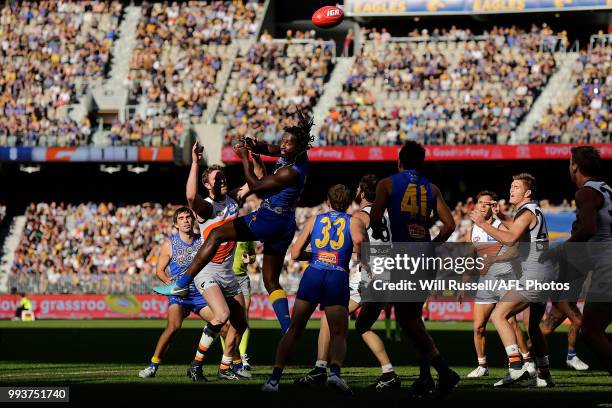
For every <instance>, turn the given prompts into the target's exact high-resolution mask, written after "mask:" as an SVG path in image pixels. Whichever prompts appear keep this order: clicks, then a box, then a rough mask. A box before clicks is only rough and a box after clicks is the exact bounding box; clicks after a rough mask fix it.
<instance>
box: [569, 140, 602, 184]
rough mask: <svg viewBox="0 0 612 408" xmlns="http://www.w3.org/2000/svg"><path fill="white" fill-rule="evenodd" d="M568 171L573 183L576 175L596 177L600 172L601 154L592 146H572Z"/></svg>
mask: <svg viewBox="0 0 612 408" xmlns="http://www.w3.org/2000/svg"><path fill="white" fill-rule="evenodd" d="M569 171H570V177H571V178H572V182H574V183H575V182H576V179H577V177H578V175H582V176H583V177H598V176H599V175H600V173H601V156H599V152H598V151H597V149H596V148H594V147H593V146H575V147H572V157H571V158H570V166H569Z"/></svg>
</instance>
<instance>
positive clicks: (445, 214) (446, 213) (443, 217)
mask: <svg viewBox="0 0 612 408" xmlns="http://www.w3.org/2000/svg"><path fill="white" fill-rule="evenodd" d="M431 190H432V193H433V196H434V200H435V202H436V214H438V218H439V219H440V221H441V222H442V226H441V227H440V232H439V233H438V235H436V237H435V238H434V239H433V240H432V241H433V242H446V240H447V239H448V238H449V237H450V236H451V234H452V233H453V232H454V231H455V219H454V218H453V214H452V213H451V210H450V208H448V204H446V201H445V200H444V197H442V193H441V192H440V190H439V189H438V187H437V186H435V185H433V184H432V185H431Z"/></svg>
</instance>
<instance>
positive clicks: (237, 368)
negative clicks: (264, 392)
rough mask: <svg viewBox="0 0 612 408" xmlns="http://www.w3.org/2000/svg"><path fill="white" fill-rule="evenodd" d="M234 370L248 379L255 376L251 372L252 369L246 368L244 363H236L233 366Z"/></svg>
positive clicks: (241, 376)
mask: <svg viewBox="0 0 612 408" xmlns="http://www.w3.org/2000/svg"><path fill="white" fill-rule="evenodd" d="M232 371H233V372H234V374H236V375H237V376H238V377H240V378H246V379H247V380H249V379H251V378H252V377H253V374H251V372H250V371H248V370H246V369H245V368H244V366H243V365H242V363H240V364H234V365H233V366H232Z"/></svg>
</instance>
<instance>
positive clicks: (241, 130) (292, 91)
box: [217, 31, 336, 144]
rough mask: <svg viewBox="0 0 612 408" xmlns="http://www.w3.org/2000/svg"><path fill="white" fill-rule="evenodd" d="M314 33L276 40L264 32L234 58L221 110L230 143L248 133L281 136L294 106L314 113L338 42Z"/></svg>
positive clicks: (289, 34) (290, 122)
mask: <svg viewBox="0 0 612 408" xmlns="http://www.w3.org/2000/svg"><path fill="white" fill-rule="evenodd" d="M313 35H314V33H311V32H301V31H297V32H295V33H294V32H292V31H288V32H287V35H286V41H283V42H272V39H271V37H268V36H267V35H266V33H264V35H262V38H261V41H260V42H259V43H256V44H254V45H253V46H252V47H251V48H250V49H249V50H248V51H247V52H246V53H245V54H244V55H241V56H239V57H238V58H237V59H236V61H235V62H234V65H233V68H232V71H233V72H232V79H231V80H230V83H229V84H228V88H227V90H226V94H225V98H224V101H223V102H222V107H221V113H220V114H218V115H217V118H218V120H220V121H221V122H222V123H225V124H226V125H227V133H226V136H225V143H226V144H231V143H232V141H233V140H235V139H236V138H240V137H244V136H249V137H255V138H259V139H263V140H266V141H268V142H274V141H277V140H279V139H280V137H281V135H282V129H283V127H285V126H291V125H293V121H294V120H295V118H294V117H293V115H291V113H292V112H294V110H295V108H296V107H297V108H299V109H301V110H302V111H304V112H308V113H309V114H311V113H312V109H313V108H314V106H315V104H316V102H317V100H318V99H319V97H320V95H321V94H322V92H323V85H324V82H325V81H326V80H327V78H328V76H329V74H330V73H331V68H332V59H333V55H334V50H335V47H336V45H335V43H334V42H333V41H323V40H322V39H317V40H315V39H313V38H312V37H313ZM298 40H299V41H298ZM304 41H306V42H304Z"/></svg>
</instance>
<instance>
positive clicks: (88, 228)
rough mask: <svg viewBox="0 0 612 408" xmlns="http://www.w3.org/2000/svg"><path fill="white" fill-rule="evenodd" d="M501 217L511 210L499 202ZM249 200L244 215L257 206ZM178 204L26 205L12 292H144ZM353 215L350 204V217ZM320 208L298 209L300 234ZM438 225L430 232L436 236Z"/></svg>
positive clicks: (256, 275)
mask: <svg viewBox="0 0 612 408" xmlns="http://www.w3.org/2000/svg"><path fill="white" fill-rule="evenodd" d="M499 203H500V211H503V212H507V211H509V205H508V203H507V202H506V201H505V200H500V201H499ZM474 205H475V202H474V199H473V198H471V197H469V198H468V199H467V200H466V201H465V202H458V203H457V204H456V205H455V207H454V209H453V211H452V212H453V217H454V219H455V222H456V225H457V228H456V230H455V232H454V233H453V235H452V236H451V238H450V239H449V241H450V242H463V241H465V237H466V233H467V232H468V231H469V229H470V227H471V221H470V220H469V217H468V214H469V213H470V211H471V210H472V209H473V208H474ZM540 205H541V208H542V210H543V211H544V212H545V213H546V212H561V211H571V212H573V211H575V207H574V204H573V203H572V204H571V205H570V204H569V203H568V201H567V200H564V201H563V203H561V204H560V205H552V204H551V203H550V202H549V201H548V200H541V201H540ZM257 206H258V202H257V201H256V200H251V201H250V202H248V203H247V205H246V206H245V208H243V211H244V212H247V211H250V210H252V209H254V208H257ZM175 207H176V206H172V205H166V206H162V205H161V204H142V205H127V206H116V205H114V204H112V203H99V204H95V203H83V204H79V205H72V204H68V205H67V204H64V203H60V204H57V203H50V204H48V203H39V204H31V205H30V206H29V207H28V208H27V211H26V224H25V227H24V230H23V235H22V237H21V240H20V243H19V246H18V248H17V250H16V252H15V260H14V264H13V266H12V268H11V274H10V278H9V283H10V287H15V288H17V290H18V291H23V292H27V293H101V294H118V293H149V292H150V291H151V288H152V286H154V285H156V284H157V283H158V281H157V278H156V276H155V267H156V262H157V257H158V256H159V251H160V248H161V243H162V242H163V239H164V237H165V236H168V235H169V234H170V233H172V232H173V227H172V213H173V209H174V208H175ZM355 210H357V207H356V206H355V205H354V206H353V208H352V211H355ZM322 211H325V208H324V206H323V205H319V206H315V207H299V208H298V209H297V210H296V223H297V225H298V229H299V230H301V228H302V227H303V226H304V225H305V224H306V221H307V220H308V219H310V218H311V217H312V216H314V215H316V214H317V213H319V212H322ZM437 228H438V226H437V225H434V226H432V234H436V233H437V231H436V229H437ZM262 263H263V245H261V244H258V245H257V247H256V262H255V263H253V264H251V265H248V274H249V277H250V279H251V287H252V290H253V293H266V291H265V288H264V285H263V280H262V274H261V267H262ZM306 266H307V263H305V262H295V261H292V260H291V259H290V258H289V256H286V258H285V262H284V267H283V271H282V274H281V277H280V283H281V285H282V286H283V287H284V288H285V290H286V291H287V292H288V293H295V292H296V291H297V288H298V285H299V281H300V279H301V276H302V273H303V272H304V270H305V268H306Z"/></svg>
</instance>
